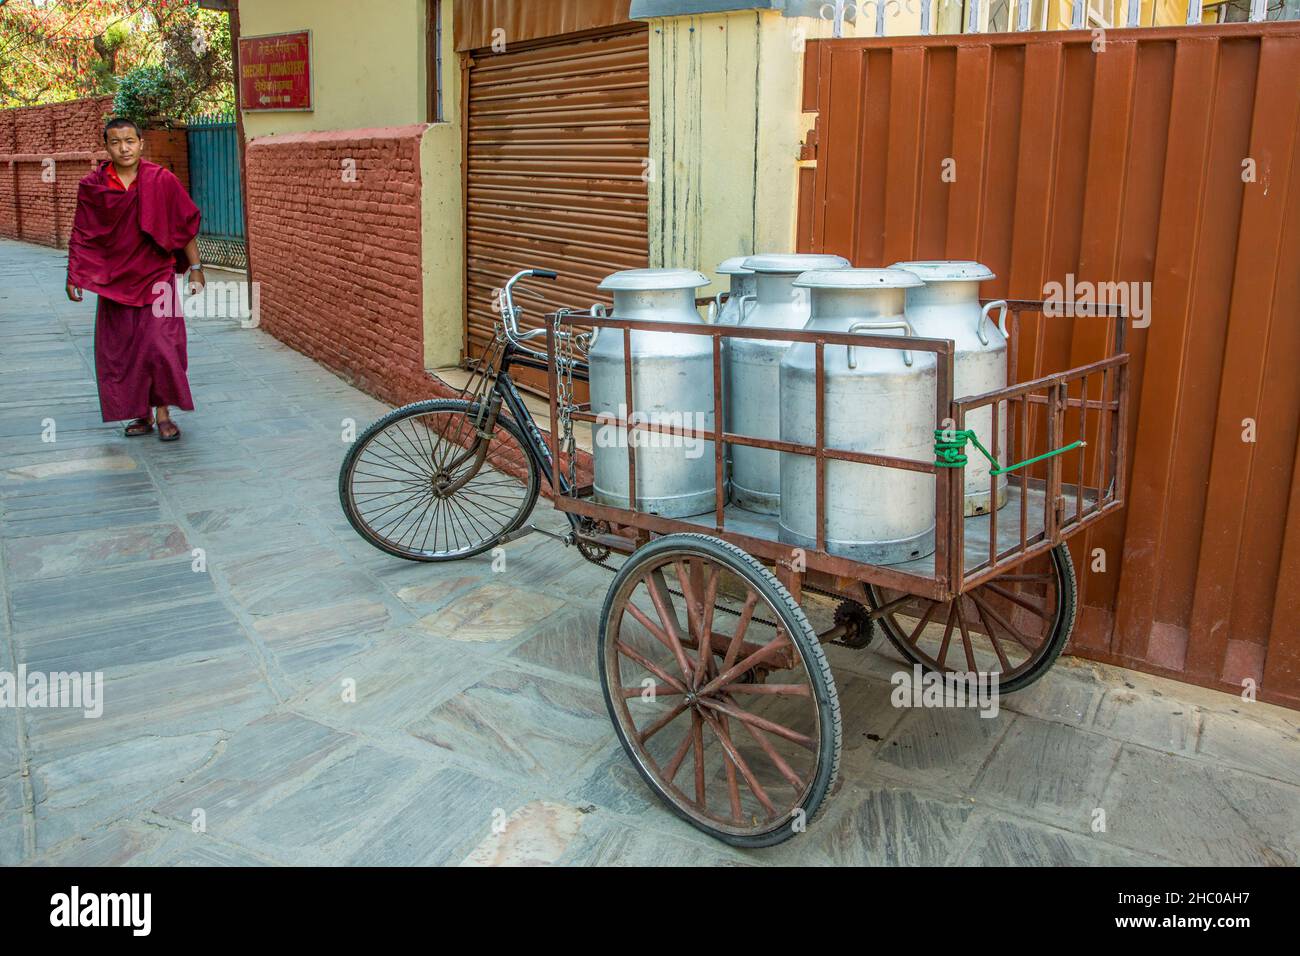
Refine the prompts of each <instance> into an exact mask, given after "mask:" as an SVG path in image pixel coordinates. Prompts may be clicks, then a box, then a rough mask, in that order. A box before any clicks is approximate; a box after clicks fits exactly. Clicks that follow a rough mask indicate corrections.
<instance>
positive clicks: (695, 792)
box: [599, 534, 841, 847]
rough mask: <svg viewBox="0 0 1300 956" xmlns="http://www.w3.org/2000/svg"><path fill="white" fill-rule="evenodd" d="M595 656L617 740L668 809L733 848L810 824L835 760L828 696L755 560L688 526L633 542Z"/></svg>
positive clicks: (827, 676) (816, 657)
mask: <svg viewBox="0 0 1300 956" xmlns="http://www.w3.org/2000/svg"><path fill="white" fill-rule="evenodd" d="M599 654H600V677H601V686H602V688H603V689H604V692H605V702H606V704H607V706H608V707H609V713H610V717H611V719H612V720H613V722H614V726H615V728H616V729H617V731H618V736H619V740H620V741H621V742H622V744H623V748H624V749H625V750H626V751H627V754H628V756H629V757H631V759H632V762H633V763H634V764H635V766H636V768H637V770H638V771H639V772H640V774H641V776H642V777H643V778H644V779H645V781H646V783H648V784H649V785H650V787H651V789H653V790H654V791H655V792H656V793H657V794H658V795H659V796H660V798H662V799H663V800H664V802H665V803H667V804H668V805H669V806H670V807H671V808H672V809H673V810H674V811H675V812H676V813H677V814H678V815H679V816H681V817H682V818H683V819H685V820H687V821H688V822H690V823H691V824H693V825H694V826H696V827H697V828H699V829H700V830H703V831H704V832H706V833H708V834H710V835H711V836H714V837H716V838H717V839H719V840H722V841H724V842H726V843H730V844H733V845H735V846H745V847H762V846H772V845H773V844H776V843H780V842H782V841H783V840H786V839H788V838H790V837H791V836H793V835H794V834H795V833H798V832H801V831H802V829H803V828H804V827H805V826H806V825H807V824H808V823H810V822H811V820H812V818H813V817H814V816H815V815H816V813H817V810H818V808H819V807H820V806H821V803H822V800H823V799H824V798H825V797H826V794H827V793H828V792H829V790H830V788H831V786H832V784H833V783H834V781H835V777H836V774H837V772H838V768H839V759H840V736H841V730H840V709H839V699H838V697H837V695H836V692H835V684H834V681H833V679H832V678H831V672H830V666H829V665H828V663H827V661H826V658H825V656H824V655H823V653H822V649H821V645H820V644H819V643H818V642H817V636H816V634H815V633H814V632H813V629H812V627H811V625H810V624H809V623H808V619H807V617H806V616H805V615H804V612H803V610H802V608H800V607H799V605H798V604H797V603H796V602H795V600H794V598H793V597H791V595H790V592H789V591H787V590H786V589H785V587H783V586H782V585H781V583H780V582H779V581H778V580H777V579H776V578H775V577H774V576H773V575H772V573H771V572H770V571H768V570H767V569H766V568H765V567H763V565H762V564H760V563H759V562H758V561H757V560H755V559H754V558H753V557H751V556H750V555H748V554H746V553H745V552H744V551H742V550H740V549H739V548H737V547H735V546H734V545H731V544H727V543H725V542H723V541H720V540H718V539H717V538H712V537H709V536H707V535H700V534H674V535H669V536H667V537H663V538H659V539H657V540H655V541H653V542H651V543H650V544H647V545H645V546H644V547H641V548H639V549H638V550H637V551H636V552H634V553H633V554H632V556H631V557H629V558H628V560H627V562H626V563H625V564H624V565H623V567H622V569H621V570H620V571H619V573H618V576H617V577H616V578H615V579H614V583H613V585H612V586H611V587H610V590H609V594H608V596H607V597H606V599H605V608H604V611H603V612H602V615H601V624H600V639H599Z"/></svg>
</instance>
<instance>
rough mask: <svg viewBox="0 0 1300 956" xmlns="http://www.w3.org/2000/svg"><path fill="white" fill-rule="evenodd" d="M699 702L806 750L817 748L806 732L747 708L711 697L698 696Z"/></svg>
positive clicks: (814, 741) (815, 742)
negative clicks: (754, 712) (753, 712)
mask: <svg viewBox="0 0 1300 956" xmlns="http://www.w3.org/2000/svg"><path fill="white" fill-rule="evenodd" d="M700 703H701V704H702V705H703V706H705V707H708V708H709V709H710V710H716V711H718V712H719V713H722V714H726V715H727V716H728V717H734V718H736V719H737V720H739V721H743V722H744V723H746V724H752V725H753V726H755V727H757V728H758V729H759V730H766V731H767V732H768V733H771V734H776V736H778V737H783V738H784V739H786V740H788V741H790V743H792V744H798V745H799V746H800V747H803V748H804V749H806V750H812V751H816V750H817V741H816V740H814V739H813V738H812V737H809V736H808V735H807V734H801V733H799V731H797V730H792V729H791V728H789V727H786V726H785V725H784V724H778V723H776V721H773V720H768V719H767V718H766V717H760V716H758V714H751V713H750V712H749V711H747V710H742V709H741V708H740V707H738V706H734V705H730V704H724V703H721V702H720V701H717V700H714V699H713V698H711V697H710V698H700Z"/></svg>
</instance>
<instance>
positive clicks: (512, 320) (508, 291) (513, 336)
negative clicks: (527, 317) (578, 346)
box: [501, 269, 560, 351]
mask: <svg viewBox="0 0 1300 956" xmlns="http://www.w3.org/2000/svg"><path fill="white" fill-rule="evenodd" d="M530 277H531V278H534V279H549V280H551V281H555V280H556V279H558V278H559V277H560V276H559V273H557V272H552V271H551V270H550V269H525V270H524V271H523V272H519V273H516V274H515V275H514V276H513V277H511V279H510V281H509V282H507V283H506V287H505V290H504V292H503V297H504V299H505V302H504V303H502V307H501V324H502V326H503V327H504V328H505V331H506V339H507V340H509V341H510V343H511V344H513V345H515V346H520V347H522V345H523V343H524V342H528V341H531V340H532V339H535V338H538V337H539V336H543V335H545V334H546V330H545V329H534V330H533V331H531V332H520V331H519V314H520V313H521V312H522V311H523V310H522V309H521V308H519V307H518V306H516V305H515V299H514V295H513V294H512V293H513V291H514V288H515V283H517V282H519V281H520V280H521V279H527V278H530ZM529 351H531V349H530V350H529Z"/></svg>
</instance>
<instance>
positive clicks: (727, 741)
mask: <svg viewBox="0 0 1300 956" xmlns="http://www.w3.org/2000/svg"><path fill="white" fill-rule="evenodd" d="M700 717H701V719H702V720H703V721H704V722H705V723H707V724H708V725H709V729H710V730H712V731H713V733H714V736H716V737H717V738H718V743H720V744H721V745H722V749H723V751H725V752H726V755H727V757H728V758H729V759H730V760H731V762H732V763H734V764H735V765H736V769H737V770H739V771H740V775H741V776H742V777H744V778H745V784H746V785H747V786H748V787H749V789H750V792H751V793H753V794H754V798H755V799H756V800H758V802H759V803H760V804H762V805H763V809H764V810H766V811H767V818H768V819H769V820H771V819H772V818H773V817H775V816H776V815H777V813H778V812H779V811H778V810H777V808H776V805H775V804H774V803H772V798H771V797H769V796H768V795H767V791H766V790H764V789H763V785H762V784H761V783H759V782H758V778H757V777H756V776H754V772H753V771H752V770H750V769H749V764H747V763H746V762H745V758H744V757H742V756H741V755H740V751H739V750H737V749H736V745H735V744H734V743H732V741H731V737H730V736H729V735H728V734H727V732H726V731H725V730H723V729H722V727H720V726H719V725H718V722H717V720H715V719H714V718H713V717H711V716H710V715H708V714H703V713H702V714H701V715H700Z"/></svg>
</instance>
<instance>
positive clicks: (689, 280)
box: [596, 269, 709, 292]
mask: <svg viewBox="0 0 1300 956" xmlns="http://www.w3.org/2000/svg"><path fill="white" fill-rule="evenodd" d="M708 284H709V280H708V279H706V278H705V277H704V274H703V273H702V272H696V271H695V270H694V269H625V270H624V271H622V272H615V273H614V274H613V275H611V276H607V277H606V279H605V281H604V282H602V283H601V284H600V285H599V286H597V287H596V288H598V289H601V290H602V291H605V292H667V291H669V290H671V289H699V288H702V287H704V286H706V285H708Z"/></svg>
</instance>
